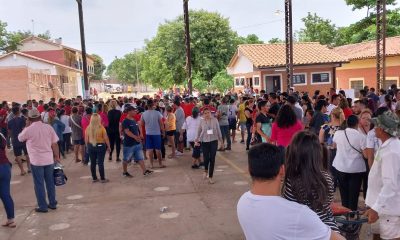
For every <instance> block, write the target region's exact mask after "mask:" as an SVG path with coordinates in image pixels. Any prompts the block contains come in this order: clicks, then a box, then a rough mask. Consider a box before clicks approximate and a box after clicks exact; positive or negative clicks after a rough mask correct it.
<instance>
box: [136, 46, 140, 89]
mask: <svg viewBox="0 0 400 240" xmlns="http://www.w3.org/2000/svg"><path fill="white" fill-rule="evenodd" d="M137 58H138V56H137V51H136V48H135V62H136V81H137V88H138V90H139V92H140V91H141V89H140V81H139V70H138V61H137Z"/></svg>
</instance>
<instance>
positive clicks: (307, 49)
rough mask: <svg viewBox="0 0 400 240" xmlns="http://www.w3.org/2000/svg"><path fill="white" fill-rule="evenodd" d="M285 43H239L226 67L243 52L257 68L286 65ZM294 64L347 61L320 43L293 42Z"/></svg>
mask: <svg viewBox="0 0 400 240" xmlns="http://www.w3.org/2000/svg"><path fill="white" fill-rule="evenodd" d="M285 49H286V48H285V44H284V43H277V44H244V45H239V47H238V51H237V52H236V54H235V56H234V57H233V59H232V60H231V63H230V64H229V66H228V67H232V66H233V64H234V63H235V61H236V58H237V55H238V54H243V55H244V56H245V57H247V58H248V59H249V60H250V61H251V62H252V63H253V65H254V66H255V67H257V68H269V67H282V66H285V65H286V53H285ZM293 52H294V55H293V63H294V65H313V64H326V63H343V62H347V59H346V58H345V57H342V56H341V55H339V54H337V53H335V52H334V51H332V50H331V49H329V48H328V47H327V46H324V45H321V44H320V43H315V42H308V43H294V44H293Z"/></svg>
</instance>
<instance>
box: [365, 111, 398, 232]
mask: <svg viewBox="0 0 400 240" xmlns="http://www.w3.org/2000/svg"><path fill="white" fill-rule="evenodd" d="M372 123H374V125H375V132H376V137H377V138H379V139H380V140H381V141H382V145H381V146H380V148H379V149H378V151H377V153H376V154H375V160H374V163H373V165H372V168H371V171H370V173H369V178H368V184H369V188H368V192H367V199H366V204H367V206H369V207H370V209H369V210H367V212H366V213H365V215H366V216H367V217H368V222H369V223H370V224H372V226H371V230H372V233H373V234H374V239H400V140H399V137H400V119H399V118H398V117H397V116H396V114H394V113H393V112H391V111H386V112H385V113H384V114H382V115H380V116H378V117H376V118H373V119H372Z"/></svg>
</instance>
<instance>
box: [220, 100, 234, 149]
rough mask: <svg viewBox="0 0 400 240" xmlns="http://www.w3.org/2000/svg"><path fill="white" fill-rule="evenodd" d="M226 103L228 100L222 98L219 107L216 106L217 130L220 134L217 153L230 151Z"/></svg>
mask: <svg viewBox="0 0 400 240" xmlns="http://www.w3.org/2000/svg"><path fill="white" fill-rule="evenodd" d="M227 103H228V99H227V97H224V98H223V99H222V101H221V105H219V106H218V111H217V119H218V122H219V128H220V130H221V133H222V146H220V148H219V149H218V151H225V150H228V151H229V150H231V144H232V143H231V136H230V134H229V120H228V114H229V107H228V105H227ZM225 141H226V143H227V146H226V148H225Z"/></svg>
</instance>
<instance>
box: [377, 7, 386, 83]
mask: <svg viewBox="0 0 400 240" xmlns="http://www.w3.org/2000/svg"><path fill="white" fill-rule="evenodd" d="M385 57H386V0H377V1H376V82H377V89H381V88H383V87H384V86H385V81H386V60H385Z"/></svg>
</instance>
